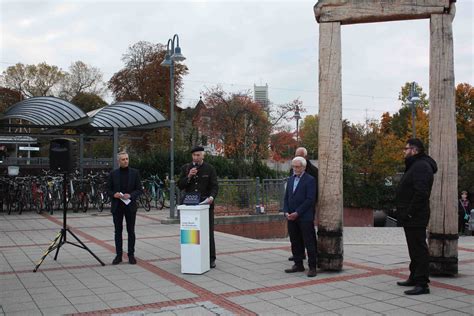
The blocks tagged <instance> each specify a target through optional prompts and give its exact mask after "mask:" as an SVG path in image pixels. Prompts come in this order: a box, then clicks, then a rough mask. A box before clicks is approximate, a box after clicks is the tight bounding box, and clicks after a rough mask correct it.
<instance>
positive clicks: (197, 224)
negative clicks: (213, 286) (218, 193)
mask: <svg viewBox="0 0 474 316" xmlns="http://www.w3.org/2000/svg"><path fill="white" fill-rule="evenodd" d="M178 210H179V211H180V228H181V273H190V274H203V273H205V272H207V271H209V270H210V269H211V267H210V258H209V205H207V204H206V205H178Z"/></svg>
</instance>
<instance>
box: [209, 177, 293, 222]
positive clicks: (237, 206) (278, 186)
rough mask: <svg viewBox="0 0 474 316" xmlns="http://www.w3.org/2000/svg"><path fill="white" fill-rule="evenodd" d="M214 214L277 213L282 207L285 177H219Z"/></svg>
mask: <svg viewBox="0 0 474 316" xmlns="http://www.w3.org/2000/svg"><path fill="white" fill-rule="evenodd" d="M218 182H219V194H218V197H217V199H216V207H215V213H216V215H224V214H225V215H247V214H263V213H269V212H270V213H277V212H278V211H280V210H281V209H282V208H283V197H284V193H285V184H286V179H260V178H258V177H257V178H254V179H219V180H218Z"/></svg>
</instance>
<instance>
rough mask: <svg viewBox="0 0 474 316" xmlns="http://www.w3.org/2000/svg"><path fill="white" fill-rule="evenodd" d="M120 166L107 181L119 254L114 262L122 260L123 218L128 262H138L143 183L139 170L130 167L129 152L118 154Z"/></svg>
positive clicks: (116, 249)
mask: <svg viewBox="0 0 474 316" xmlns="http://www.w3.org/2000/svg"><path fill="white" fill-rule="evenodd" d="M117 160H118V163H119V166H120V168H117V169H115V170H113V171H112V172H111V173H110V174H109V178H108V181H107V190H108V194H109V196H110V198H111V200H112V216H113V218H114V226H115V236H114V239H115V251H116V253H117V256H116V257H115V259H114V260H113V261H112V264H119V263H120V262H122V231H123V218H124V217H125V222H126V223H127V235H128V262H129V263H130V264H136V263H137V260H136V259H135V219H136V217H137V198H138V197H139V196H140V194H141V193H142V183H141V180H140V174H139V172H138V170H136V169H133V168H129V167H128V164H129V159H128V154H127V153H126V152H124V151H121V152H120V153H118V154H117Z"/></svg>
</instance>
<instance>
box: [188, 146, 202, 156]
mask: <svg viewBox="0 0 474 316" xmlns="http://www.w3.org/2000/svg"><path fill="white" fill-rule="evenodd" d="M196 151H204V147H202V146H196V147H194V148H193V149H191V154H192V153H194V152H196Z"/></svg>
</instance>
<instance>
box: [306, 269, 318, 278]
mask: <svg viewBox="0 0 474 316" xmlns="http://www.w3.org/2000/svg"><path fill="white" fill-rule="evenodd" d="M317 274H318V273H317V272H316V268H309V270H308V274H307V276H308V278H314V277H315V276H316V275H317Z"/></svg>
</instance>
